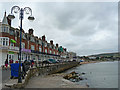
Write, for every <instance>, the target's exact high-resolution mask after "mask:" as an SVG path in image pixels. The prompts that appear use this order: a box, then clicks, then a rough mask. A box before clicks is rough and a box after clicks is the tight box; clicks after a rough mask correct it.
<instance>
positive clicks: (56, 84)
mask: <svg viewBox="0 0 120 90" xmlns="http://www.w3.org/2000/svg"><path fill="white" fill-rule="evenodd" d="M63 76H64V74H63V73H61V74H53V75H48V76H43V77H41V76H38V77H33V78H31V79H30V80H29V82H28V84H27V85H26V87H25V88H87V86H81V85H77V84H75V83H73V82H71V81H69V80H66V79H64V78H63Z"/></svg>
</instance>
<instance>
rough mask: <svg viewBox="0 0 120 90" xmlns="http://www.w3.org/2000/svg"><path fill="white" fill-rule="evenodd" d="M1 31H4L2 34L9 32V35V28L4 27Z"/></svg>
mask: <svg viewBox="0 0 120 90" xmlns="http://www.w3.org/2000/svg"><path fill="white" fill-rule="evenodd" d="M1 30H2V31H1V32H7V33H8V32H9V27H8V26H2V27H1Z"/></svg>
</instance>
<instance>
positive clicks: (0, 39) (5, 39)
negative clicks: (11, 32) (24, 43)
mask: <svg viewBox="0 0 120 90" xmlns="http://www.w3.org/2000/svg"><path fill="white" fill-rule="evenodd" d="M0 44H1V45H2V46H8V45H9V38H8V37H0Z"/></svg>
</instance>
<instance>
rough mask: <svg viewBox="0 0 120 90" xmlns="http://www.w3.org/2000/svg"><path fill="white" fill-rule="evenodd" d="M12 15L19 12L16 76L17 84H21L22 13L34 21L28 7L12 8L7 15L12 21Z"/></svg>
mask: <svg viewBox="0 0 120 90" xmlns="http://www.w3.org/2000/svg"><path fill="white" fill-rule="evenodd" d="M13 12H14V13H18V12H19V19H20V47H19V76H18V83H22V79H21V41H22V20H23V17H24V12H25V13H26V14H30V16H29V17H28V19H29V20H34V19H35V18H34V17H33V16H32V10H31V8H29V7H25V8H20V7H19V6H13V7H12V9H11V14H9V15H8V18H9V19H14V18H15V16H14V14H13Z"/></svg>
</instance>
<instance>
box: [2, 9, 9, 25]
mask: <svg viewBox="0 0 120 90" xmlns="http://www.w3.org/2000/svg"><path fill="white" fill-rule="evenodd" d="M2 24H6V25H8V20H7V17H6V11H5V14H4V18H3V20H2Z"/></svg>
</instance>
